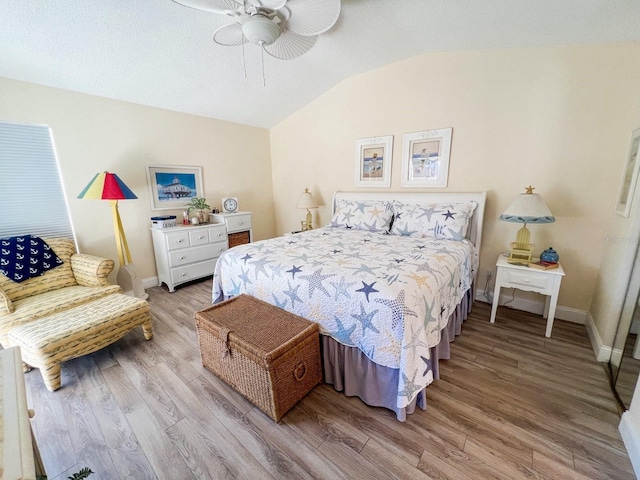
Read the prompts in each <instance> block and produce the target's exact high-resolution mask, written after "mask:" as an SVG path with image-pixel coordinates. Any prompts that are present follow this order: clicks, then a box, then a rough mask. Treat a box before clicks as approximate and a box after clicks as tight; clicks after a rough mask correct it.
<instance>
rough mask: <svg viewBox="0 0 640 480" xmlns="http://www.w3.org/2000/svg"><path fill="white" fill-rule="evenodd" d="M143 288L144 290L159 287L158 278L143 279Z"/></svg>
mask: <svg viewBox="0 0 640 480" xmlns="http://www.w3.org/2000/svg"><path fill="white" fill-rule="evenodd" d="M142 286H143V287H144V288H151V287H157V286H158V277H149V278H143V279H142Z"/></svg>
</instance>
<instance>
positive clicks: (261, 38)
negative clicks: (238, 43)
mask: <svg viewBox="0 0 640 480" xmlns="http://www.w3.org/2000/svg"><path fill="white" fill-rule="evenodd" d="M242 34H243V35H244V36H245V38H246V39H247V40H249V42H251V43H252V44H254V45H259V46H263V45H271V44H272V43H273V42H275V41H276V40H277V39H278V37H279V36H280V27H278V25H276V24H275V23H274V22H273V21H271V20H269V19H268V18H266V17H264V16H262V15H253V16H252V17H251V18H249V19H248V20H247V21H246V22H244V23H243V24H242Z"/></svg>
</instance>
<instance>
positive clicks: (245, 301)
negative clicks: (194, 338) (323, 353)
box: [195, 295, 322, 421]
mask: <svg viewBox="0 0 640 480" xmlns="http://www.w3.org/2000/svg"><path fill="white" fill-rule="evenodd" d="M195 320H196V330H197V332H198V341H199V344H200V354H201V356H202V365H204V366H205V367H206V368H207V369H209V370H211V371H212V372H213V373H215V374H216V375H217V376H218V377H220V378H221V379H222V380H224V381H225V382H226V383H228V384H229V385H230V386H232V387H233V388H234V389H235V390H237V391H238V392H240V393H241V394H242V395H244V396H245V397H246V398H247V399H248V400H250V401H251V402H252V403H253V404H254V405H256V406H257V407H258V408H260V410H262V411H263V412H264V413H266V414H267V415H269V416H270V417H271V418H272V419H274V420H275V421H279V420H280V419H281V418H282V416H283V415H284V414H285V413H287V412H288V411H289V410H290V409H291V408H292V407H293V406H294V405H295V404H296V403H298V402H299V401H300V400H301V399H302V398H303V397H304V396H305V395H306V394H307V393H308V392H309V391H311V389H313V387H315V386H316V385H317V384H318V383H320V381H321V380H322V370H321V365H320V339H319V335H318V325H317V324H316V323H313V322H310V321H308V320H305V319H304V318H301V317H298V316H297V315H294V314H292V313H289V312H287V311H285V310H282V309H281V308H278V307H274V306H273V305H270V304H268V303H266V302H263V301H262V300H258V299H256V298H253V297H251V296H248V295H240V296H238V297H234V298H232V299H230V300H227V301H225V302H222V303H219V304H217V305H213V306H211V307H209V308H206V309H204V310H201V311H199V312H196V313H195Z"/></svg>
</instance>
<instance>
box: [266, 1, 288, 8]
mask: <svg viewBox="0 0 640 480" xmlns="http://www.w3.org/2000/svg"><path fill="white" fill-rule="evenodd" d="M285 3H287V0H260V4H261V5H262V6H263V7H264V8H268V9H270V10H278V9H279V8H282V7H284V4H285Z"/></svg>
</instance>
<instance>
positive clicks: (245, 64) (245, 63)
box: [241, 42, 247, 80]
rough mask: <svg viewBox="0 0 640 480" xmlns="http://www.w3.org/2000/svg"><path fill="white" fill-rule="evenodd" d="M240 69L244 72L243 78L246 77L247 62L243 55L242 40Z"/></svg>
mask: <svg viewBox="0 0 640 480" xmlns="http://www.w3.org/2000/svg"><path fill="white" fill-rule="evenodd" d="M241 45H242V71H243V72H244V79H245V80H246V79H247V62H246V60H245V57H244V42H242V44H241Z"/></svg>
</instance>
